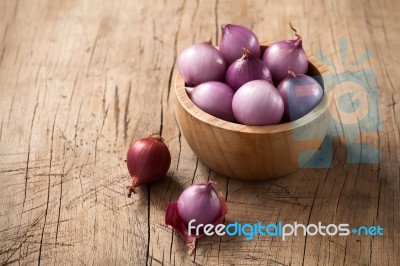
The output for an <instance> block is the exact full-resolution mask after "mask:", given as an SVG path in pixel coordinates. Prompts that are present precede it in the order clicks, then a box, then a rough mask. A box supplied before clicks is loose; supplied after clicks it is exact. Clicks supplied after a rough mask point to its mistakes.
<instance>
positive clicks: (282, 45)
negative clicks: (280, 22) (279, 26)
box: [263, 25, 308, 85]
mask: <svg viewBox="0 0 400 266" xmlns="http://www.w3.org/2000/svg"><path fill="white" fill-rule="evenodd" d="M290 26H291V25H290ZM291 27H292V26H291ZM292 29H293V30H294V31H295V34H296V36H297V39H296V40H288V41H280V42H277V43H275V44H273V45H271V46H270V47H268V48H267V50H265V52H264V55H263V61H264V62H265V63H267V67H268V69H269V70H270V71H271V74H272V79H273V81H274V84H275V85H278V84H279V82H281V81H282V80H283V79H285V78H286V77H287V72H288V68H290V69H291V70H292V71H293V72H294V73H296V74H305V73H306V72H307V68H308V60H307V55H306V52H305V51H304V49H303V46H302V39H301V36H300V35H298V34H297V32H296V30H295V29H294V28H293V27H292Z"/></svg>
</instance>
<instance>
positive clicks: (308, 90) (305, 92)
mask: <svg viewBox="0 0 400 266" xmlns="http://www.w3.org/2000/svg"><path fill="white" fill-rule="evenodd" d="M277 89H278V92H279V93H280V94H281V95H282V99H283V102H284V104H285V109H284V113H283V118H282V122H284V123H286V122H290V121H295V120H297V119H299V118H301V117H303V116H305V115H306V114H308V113H309V112H310V111H311V110H313V109H314V108H315V107H316V106H317V105H318V104H319V103H320V102H321V99H322V97H323V95H324V91H323V89H322V87H321V85H320V84H319V83H318V82H317V81H316V80H315V79H313V78H312V77H309V76H306V75H302V74H296V75H295V74H294V73H293V72H291V71H289V76H288V77H287V78H286V79H284V80H283V81H282V82H281V83H280V84H279V85H278V88H277Z"/></svg>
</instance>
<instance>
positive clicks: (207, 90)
mask: <svg viewBox="0 0 400 266" xmlns="http://www.w3.org/2000/svg"><path fill="white" fill-rule="evenodd" d="M186 91H187V93H188V95H189V98H190V99H191V100H192V101H193V103H194V104H195V105H197V106H198V107H199V108H200V109H201V110H203V111H204V112H206V113H208V114H210V115H213V116H215V117H218V118H220V119H223V120H226V121H230V122H232V121H234V120H235V117H234V116H233V112H232V99H233V95H234V92H233V90H232V89H231V88H230V87H229V86H228V85H226V84H224V83H222V82H218V81H209V82H205V83H202V84H200V85H198V86H197V87H195V88H189V87H186Z"/></svg>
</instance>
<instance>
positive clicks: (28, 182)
mask: <svg viewBox="0 0 400 266" xmlns="http://www.w3.org/2000/svg"><path fill="white" fill-rule="evenodd" d="M399 10H400V2H399V1H395V0H383V1H361V0H358V1H357V0H356V1H346V0H339V1H323V2H320V1H301V2H295V1H227V0H220V1H218V0H217V1H192V0H183V1H122V0H121V1H94V0H90V1H89V0H88V1H77V0H71V1H67V0H64V1H61V0H47V1H39V0H16V1H13V0H3V1H1V3H0V18H1V22H0V108H1V115H0V121H1V122H0V123H1V124H0V178H1V179H0V180H1V186H0V192H1V194H0V197H1V203H0V262H1V263H4V264H22V265H25V264H38V265H39V264H54V265H58V264H74V265H80V264H82V265H114V264H115V265H127V264H130V265H144V264H149V265H159V264H165V265H172V264H177V265H216V264H219V265H231V264H232V265H233V264H241V265H245V264H246V265H250V264H251V265H253V264H255V265H301V264H304V265H317V264H318V265H345V264H346V265H352V264H360V265H369V264H371V265H399V264H400V255H399V254H400V245H399V237H400V235H399V234H400V233H399V226H398V225H399V223H400V215H399V211H400V207H399V206H400V204H399V203H400V191H399V190H400V187H399V181H400V180H399V168H400V145H399V128H400V126H399V125H400V104H399V103H400V90H399V86H398V85H397V78H400V74H399V73H400V72H399V70H400V57H399V50H400V44H399V43H400V37H399V32H400V24H399V21H400V13H399ZM289 21H292V22H293V24H294V25H296V27H297V28H298V31H299V32H300V33H301V35H302V36H303V39H304V48H305V49H306V50H307V51H308V52H310V53H312V54H318V53H319V52H320V53H322V54H323V55H325V56H326V57H327V58H329V60H330V61H331V62H332V64H333V65H334V66H335V67H336V72H338V73H349V72H352V71H359V70H366V69H367V70H371V71H373V73H374V74H375V75H376V81H377V84H378V88H379V90H378V96H379V110H380V115H381V122H382V124H381V128H380V129H379V130H377V129H375V130H370V131H368V132H358V133H357V134H358V135H359V136H361V137H359V139H358V140H359V141H362V142H363V143H367V144H370V145H372V146H374V147H376V148H377V149H378V150H379V151H380V153H381V160H380V163H373V164H372V163H370V164H358V163H348V162H347V159H346V158H347V154H348V153H347V150H346V141H347V140H346V139H347V138H346V136H345V135H344V136H338V137H335V138H334V141H333V161H332V164H331V165H330V166H331V167H330V168H320V169H301V170H299V171H297V172H296V173H294V174H292V175H290V176H287V177H284V178H280V179H277V180H272V181H265V182H242V181H237V180H233V179H228V178H225V177H223V176H220V175H218V174H216V173H215V172H213V171H210V170H209V169H208V168H207V167H206V166H205V165H203V164H202V162H201V161H199V160H198V159H197V158H196V156H195V155H194V154H193V152H192V151H191V149H190V147H189V146H188V144H187V143H186V141H185V139H184V137H183V136H182V135H181V134H180V132H179V129H178V126H177V124H176V120H175V118H174V102H175V97H174V77H175V73H176V71H177V68H176V57H177V56H178V55H179V53H180V52H181V51H182V50H183V49H184V48H185V47H187V46H189V45H190V44H193V43H196V42H201V41H204V40H206V39H208V38H210V37H212V38H213V41H214V43H216V40H219V37H220V31H219V28H220V26H221V24H224V23H237V24H242V25H246V26H248V27H250V28H252V29H253V30H254V32H256V33H257V35H258V36H259V38H260V40H279V39H287V38H292V37H293V33H292V32H291V30H290V28H289V26H288V22H289ZM341 38H344V39H345V40H347V50H346V51H347V53H346V56H344V57H343V59H344V61H343V62H342V57H341V53H340V50H341V48H340V47H342V50H343V51H344V48H343V47H344V46H343V44H344V41H342V46H340V39H341ZM368 49H369V50H370V51H371V53H372V54H371V56H370V57H368V58H366V59H365V60H364V61H362V62H361V63H360V64H358V65H356V66H351V64H352V63H354V62H356V60H357V59H359V58H360V57H361V56H362V55H363V54H364V52H366V51H367V50H368ZM153 131H161V132H162V136H163V137H164V138H165V140H166V141H167V143H168V145H169V148H170V151H171V154H172V165H171V168H170V170H169V172H168V175H167V177H166V178H165V179H163V180H162V181H160V182H158V183H155V184H153V185H151V186H142V187H141V188H140V189H139V194H138V195H135V196H134V197H133V198H131V199H129V198H127V197H126V190H125V187H124V186H125V185H126V184H127V183H128V181H129V176H128V172H127V169H126V165H125V162H124V159H125V154H126V151H127V148H128V145H129V143H130V142H131V141H132V140H137V139H139V138H141V137H144V136H146V135H148V134H149V133H150V132H153ZM208 179H210V180H214V181H216V182H217V185H216V187H217V189H219V190H221V191H222V193H223V194H224V195H226V198H227V201H228V206H229V213H228V216H227V217H226V221H225V222H226V223H228V222H234V221H238V222H241V223H255V222H257V221H262V222H265V223H269V222H274V223H275V222H278V221H282V222H283V223H292V224H293V223H294V222H296V221H297V222H299V223H304V224H310V223H318V222H319V221H321V222H322V223H323V224H330V223H335V224H339V223H348V224H350V226H351V228H353V227H356V226H360V225H368V226H370V225H380V226H382V227H383V228H384V236H376V237H371V236H356V235H353V234H351V235H349V236H346V237H343V236H331V237H329V236H325V237H323V236H313V237H312V236H307V237H304V236H297V237H289V238H288V239H286V240H285V241H282V240H281V239H280V238H279V237H261V236H258V237H256V238H255V239H253V240H252V241H246V240H245V238H244V237H243V236H241V237H239V236H237V237H229V236H223V237H216V236H214V237H205V238H203V239H201V240H200V241H198V243H197V246H196V250H195V252H194V254H193V255H192V256H188V255H187V254H186V252H187V251H186V248H185V246H184V245H183V243H182V241H181V239H180V238H179V237H178V236H177V235H176V234H175V233H173V231H172V230H171V229H170V228H168V227H167V226H166V225H165V223H164V215H165V207H166V205H167V204H168V202H170V201H173V200H176V199H177V198H178V196H179V195H180V193H181V191H182V190H183V189H184V188H185V187H187V186H189V185H190V184H192V183H198V182H204V181H206V180H208Z"/></svg>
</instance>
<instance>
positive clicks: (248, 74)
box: [225, 49, 272, 91]
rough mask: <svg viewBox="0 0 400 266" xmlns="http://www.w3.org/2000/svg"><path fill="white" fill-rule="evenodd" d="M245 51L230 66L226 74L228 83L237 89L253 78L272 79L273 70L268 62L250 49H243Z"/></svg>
mask: <svg viewBox="0 0 400 266" xmlns="http://www.w3.org/2000/svg"><path fill="white" fill-rule="evenodd" d="M243 51H244V52H243V55H242V57H241V58H239V59H238V60H236V61H235V62H233V63H232V64H231V65H230V66H229V67H228V70H227V71H226V74H225V82H226V84H228V85H229V87H231V88H232V89H233V90H234V91H237V90H238V89H239V88H240V87H241V86H242V85H244V84H245V83H247V82H249V81H252V80H257V79H265V80H270V81H271V79H272V77H271V72H270V71H269V69H268V67H267V64H266V63H265V62H264V61H262V60H261V59H259V58H257V57H255V56H254V55H252V54H251V53H250V52H249V50H247V49H243ZM271 82H272V81H271Z"/></svg>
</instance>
